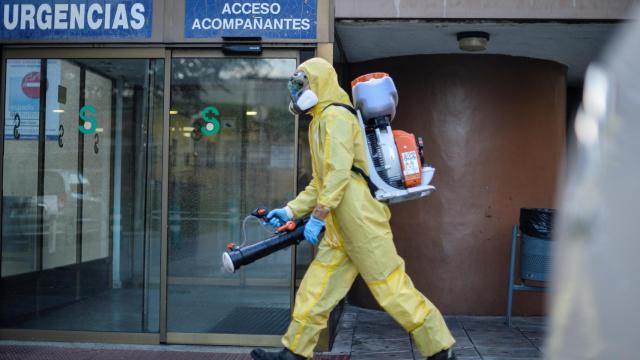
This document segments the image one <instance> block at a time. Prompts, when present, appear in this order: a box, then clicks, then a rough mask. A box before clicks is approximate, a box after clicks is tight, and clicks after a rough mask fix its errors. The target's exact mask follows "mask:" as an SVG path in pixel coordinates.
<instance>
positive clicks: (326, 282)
mask: <svg viewBox="0 0 640 360" xmlns="http://www.w3.org/2000/svg"><path fill="white" fill-rule="evenodd" d="M327 238H335V232H333V231H332V230H331V228H330V227H328V228H327V231H326V234H325V239H324V240H323V241H321V242H320V246H319V248H318V253H317V254H316V257H315V259H314V260H313V261H312V262H311V265H310V266H309V269H308V270H307V272H306V274H305V275H304V278H303V279H302V283H301V284H300V288H299V289H298V292H297V294H296V302H295V306H294V309H293V319H292V320H291V324H290V325H289V329H288V330H287V333H286V334H285V335H284V337H283V338H282V344H283V345H284V346H285V347H286V348H288V349H289V350H291V351H292V352H294V353H296V354H298V355H302V356H306V357H308V358H310V357H312V356H313V349H315V347H316V344H317V342H318V337H319V335H320V331H322V329H324V328H325V327H326V326H327V321H328V319H329V314H330V313H331V310H333V308H334V307H335V306H336V305H337V304H338V302H339V301H340V299H342V298H343V297H344V296H345V295H346V294H347V292H348V291H349V289H350V288H351V285H352V284H353V281H354V280H355V278H356V276H357V275H358V271H357V270H356V268H355V266H353V263H352V262H351V260H350V259H349V257H348V256H347V254H346V253H345V252H344V250H343V249H342V247H341V246H340V245H338V246H336V245H335V244H336V242H335V241H325V240H328V239H327Z"/></svg>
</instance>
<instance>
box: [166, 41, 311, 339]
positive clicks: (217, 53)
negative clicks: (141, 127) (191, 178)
mask: <svg viewBox="0 0 640 360" xmlns="http://www.w3.org/2000/svg"><path fill="white" fill-rule="evenodd" d="M175 58H208V59H224V58H247V59H256V58H257V59H259V58H270V59H274V58H275V59H295V60H296V66H297V65H299V64H300V51H299V49H291V48H289V49H264V50H263V52H262V54H261V55H260V56H246V55H244V56H243V55H232V56H227V55H225V54H223V52H222V49H220V48H214V49H211V48H207V49H205V48H176V49H167V50H166V52H165V92H164V96H165V104H164V105H165V119H164V121H165V123H164V129H163V130H164V134H163V142H162V146H163V149H162V153H163V164H162V176H163V179H164V181H163V185H162V186H163V189H162V221H163V224H162V245H161V257H162V258H161V264H165V266H168V260H169V258H168V243H169V239H168V228H169V227H168V225H169V224H168V219H169V195H168V194H169V146H170V143H169V129H170V124H169V117H170V116H169V108H170V106H171V71H172V61H173V59H175ZM166 84H169V85H168V86H167V85H166ZM283 91H284V90H283ZM294 118H295V124H294V129H295V130H294V131H295V133H294V140H293V143H294V144H295V146H297V143H298V117H297V116H295V117H294ZM293 161H294V164H295V166H294V170H293V182H292V183H293V188H292V189H291V191H292V192H293V193H294V194H295V193H296V190H297V186H296V179H297V176H298V166H297V164H298V152H297V151H294V159H293ZM164 221H167V223H166V224H165V223H164ZM295 271H296V248H295V245H294V247H292V250H291V273H290V274H291V281H290V284H289V292H290V294H289V304H290V305H289V306H290V309H291V311H293V303H294V300H295V285H296V284H295V279H296V272H295ZM168 285H169V284H168V273H167V271H166V268H165V271H163V272H162V273H161V274H160V313H161V318H160V341H161V342H166V343H171V344H205V345H241V346H242V345H244V346H247V345H250V346H280V339H281V337H282V335H247V334H223V333H187V332H173V331H168V329H167V318H166V317H167V315H168V304H167V300H168V289H169V287H168ZM162 316H164V318H163V317H162Z"/></svg>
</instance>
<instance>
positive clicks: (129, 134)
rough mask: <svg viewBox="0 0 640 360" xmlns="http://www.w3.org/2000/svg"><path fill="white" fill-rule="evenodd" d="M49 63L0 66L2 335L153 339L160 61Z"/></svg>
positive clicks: (68, 58) (24, 60)
mask: <svg viewBox="0 0 640 360" xmlns="http://www.w3.org/2000/svg"><path fill="white" fill-rule="evenodd" d="M41 53H42V52H41V51H37V52H33V54H34V55H36V56H38V55H39V54H41ZM57 54H60V55H66V57H63V58H55V57H52V58H37V57H34V58H9V59H7V60H6V63H5V69H6V72H5V84H3V86H4V89H5V98H4V99H3V101H4V139H3V142H4V144H3V158H2V163H3V168H2V219H1V221H2V223H1V225H2V242H1V250H2V252H1V257H0V262H1V267H0V270H1V271H0V305H1V306H0V309H1V310H0V327H2V328H5V329H7V328H8V329H20V330H25V329H30V330H57V331H59V332H64V331H85V332H89V331H98V332H128V333H157V332H158V331H159V312H160V305H159V303H160V301H159V298H160V291H159V282H160V264H159V258H160V255H159V254H160V219H159V216H155V214H159V213H160V208H161V203H160V195H159V194H160V193H161V192H160V190H159V189H160V185H161V180H162V179H161V171H160V170H161V163H160V160H161V157H160V155H161V148H162V126H163V124H162V121H163V108H162V105H163V96H164V84H163V79H164V60H161V59H142V58H138V59H113V58H102V59H98V58H83V57H82V56H75V57H73V58H72V55H70V54H68V53H65V52H64V51H60V52H58V53H57ZM83 54H87V53H86V52H84V53H83ZM104 338H105V339H106V338H108V337H104Z"/></svg>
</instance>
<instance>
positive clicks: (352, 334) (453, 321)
mask: <svg viewBox="0 0 640 360" xmlns="http://www.w3.org/2000/svg"><path fill="white" fill-rule="evenodd" d="M446 320H447V323H448V324H449V327H450V329H451V332H452V333H453V335H454V336H455V338H456V341H457V343H456V346H455V349H456V354H457V355H458V359H459V360H533V359H539V358H541V357H542V352H541V347H542V339H543V337H544V319H543V318H514V327H513V328H511V329H510V328H508V327H507V326H506V325H504V318H503V317H491V316H489V317H487V316H449V317H446ZM274 350H275V349H274ZM250 351H251V348H247V347H225V346H186V345H127V344H86V343H51V342H19V341H8V340H1V341H0V360H3V359H30V360H31V359H33V360H40V359H47V360H48V359H60V360H66V359H82V360H84V359H91V360H98V359H105V360H106V359H110V360H111V359H176V360H177V359H191V360H196V359H212V360H215V359H237V360H241V359H242V360H247V359H249V356H248V353H249V352H250ZM223 353H224V354H226V355H224V356H223V355H222V354H223ZM71 355H73V356H71ZM319 355H345V356H344V357H342V359H347V358H348V356H349V355H350V358H351V360H365V359H367V360H376V359H399V360H418V359H422V358H421V357H420V354H419V353H418V351H417V350H416V349H414V347H413V344H412V341H411V338H410V337H409V335H408V334H407V333H406V332H405V331H404V330H403V329H402V328H401V327H400V326H399V325H398V324H396V323H395V321H393V320H392V319H391V318H390V317H389V316H388V315H387V314H386V313H384V312H380V311H373V310H365V309H360V308H357V307H353V306H347V307H346V309H345V311H344V313H343V316H342V319H341V322H340V325H339V329H338V334H337V336H336V340H335V342H334V346H333V349H332V351H331V352H330V353H326V354H319ZM70 356H71V357H70ZM315 359H316V360H320V359H322V357H321V356H316V358H315ZM334 359H335V358H334Z"/></svg>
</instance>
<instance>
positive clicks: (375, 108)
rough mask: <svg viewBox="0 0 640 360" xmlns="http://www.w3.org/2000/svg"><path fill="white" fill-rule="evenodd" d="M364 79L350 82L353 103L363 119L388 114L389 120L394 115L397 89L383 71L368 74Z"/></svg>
mask: <svg viewBox="0 0 640 360" xmlns="http://www.w3.org/2000/svg"><path fill="white" fill-rule="evenodd" d="M370 76H371V77H370V78H368V79H367V80H366V81H362V80H360V81H358V82H356V81H355V80H354V82H353V83H352V84H351V86H352V89H351V93H352V95H353V104H354V105H355V107H356V109H358V110H360V113H361V114H362V117H363V118H364V120H365V121H366V120H368V119H372V118H377V117H381V116H385V115H388V116H390V120H393V118H394V117H395V116H396V106H398V91H397V90H396V85H395V84H394V83H393V80H392V79H391V78H390V77H389V75H387V74H385V73H373V74H370Z"/></svg>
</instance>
